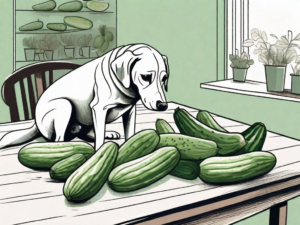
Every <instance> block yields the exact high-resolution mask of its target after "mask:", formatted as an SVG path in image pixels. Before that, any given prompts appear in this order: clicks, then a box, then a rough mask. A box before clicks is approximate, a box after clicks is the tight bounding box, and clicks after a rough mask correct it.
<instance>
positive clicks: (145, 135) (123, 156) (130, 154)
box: [115, 129, 159, 167]
mask: <svg viewBox="0 0 300 225" xmlns="http://www.w3.org/2000/svg"><path fill="white" fill-rule="evenodd" d="M158 143H159V135H158V134H157V133H156V131H155V130H151V129H149V130H143V131H140V132H138V133H136V134H135V135H133V136H132V137H131V138H129V139H128V140H127V141H126V142H124V144H122V145H121V147H120V149H119V154H118V158H117V160H116V163H115V167H116V166H118V165H120V164H123V163H126V162H128V161H131V160H134V159H137V158H140V157H142V156H144V155H147V154H149V153H151V152H153V151H154V150H155V148H156V146H157V144H158Z"/></svg>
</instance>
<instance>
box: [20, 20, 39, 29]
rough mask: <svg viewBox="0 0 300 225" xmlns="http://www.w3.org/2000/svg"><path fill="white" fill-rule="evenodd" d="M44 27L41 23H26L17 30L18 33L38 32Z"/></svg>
mask: <svg viewBox="0 0 300 225" xmlns="http://www.w3.org/2000/svg"><path fill="white" fill-rule="evenodd" d="M43 26H44V23H43V22H42V21H39V20H38V21H35V22H31V23H27V24H25V25H23V26H21V27H20V28H19V30H20V31H34V30H40V29H42V28H43Z"/></svg>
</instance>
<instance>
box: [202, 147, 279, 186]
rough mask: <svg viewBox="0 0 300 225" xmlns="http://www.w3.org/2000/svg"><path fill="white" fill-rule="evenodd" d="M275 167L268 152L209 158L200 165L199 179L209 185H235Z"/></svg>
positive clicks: (273, 159)
mask: <svg viewBox="0 0 300 225" xmlns="http://www.w3.org/2000/svg"><path fill="white" fill-rule="evenodd" d="M275 165H276V157H275V156H274V155H273V154H272V153H270V152H251V153H247V154H243V155H239V156H227V157H211V158H209V159H206V160H204V161H203V162H202V163H201V164H200V179H201V180H202V181H204V182H206V183H211V184H230V183H237V182H241V181H246V180H249V179H253V178H255V177H258V176H262V175H264V174H267V173H268V172H270V171H271V170H272V169H273V168H274V166H275Z"/></svg>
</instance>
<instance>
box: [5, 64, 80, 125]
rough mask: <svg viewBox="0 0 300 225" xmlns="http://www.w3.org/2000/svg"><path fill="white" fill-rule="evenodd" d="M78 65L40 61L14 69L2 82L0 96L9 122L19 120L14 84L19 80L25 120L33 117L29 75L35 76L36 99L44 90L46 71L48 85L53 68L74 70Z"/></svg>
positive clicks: (33, 98) (51, 78)
mask: <svg viewBox="0 0 300 225" xmlns="http://www.w3.org/2000/svg"><path fill="white" fill-rule="evenodd" d="M78 67H80V65H78V64H74V63H69V62H41V63H36V64H32V65H29V66H26V67H23V68H21V69H19V70H17V71H15V72H14V73H13V74H12V75H10V76H9V77H8V78H7V79H6V80H5V81H4V83H3V86H2V98H3V100H4V102H5V104H6V105H8V107H9V111H10V117H11V122H17V121H20V115H19V111H18V104H17V98H16V90H15V84H16V83H18V82H19V84H20V90H21V98H22V104H23V110H24V117H25V120H29V119H35V106H36V103H37V101H35V95H34V89H33V88H34V87H33V84H32V78H31V76H32V75H34V77H35V84H36V85H35V86H36V87H35V88H36V93H37V100H38V99H39V97H40V96H41V95H42V93H43V92H44V91H45V90H46V88H47V87H46V72H49V73H48V74H49V86H50V85H51V84H52V83H53V71H55V70H74V69H76V68H78ZM24 79H27V84H28V93H29V102H30V104H29V105H28V104H27V96H26V92H25V87H24ZM29 107H30V109H31V117H30V115H29V111H28V108H29Z"/></svg>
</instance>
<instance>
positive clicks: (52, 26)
mask: <svg viewBox="0 0 300 225" xmlns="http://www.w3.org/2000/svg"><path fill="white" fill-rule="evenodd" d="M47 28H48V29H49V30H55V31H65V30H67V26H66V25H65V24H64V23H48V24H47Z"/></svg>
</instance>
